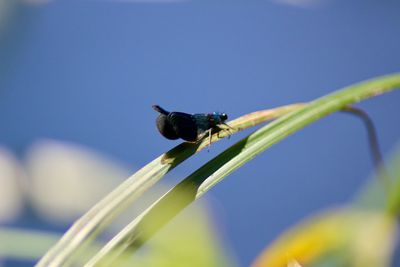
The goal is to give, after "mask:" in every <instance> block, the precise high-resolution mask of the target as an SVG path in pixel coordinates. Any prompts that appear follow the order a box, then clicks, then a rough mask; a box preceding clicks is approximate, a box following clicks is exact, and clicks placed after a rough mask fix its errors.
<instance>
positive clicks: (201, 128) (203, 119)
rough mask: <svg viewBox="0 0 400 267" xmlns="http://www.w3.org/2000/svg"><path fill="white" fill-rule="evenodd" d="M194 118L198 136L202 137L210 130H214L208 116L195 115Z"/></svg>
mask: <svg viewBox="0 0 400 267" xmlns="http://www.w3.org/2000/svg"><path fill="white" fill-rule="evenodd" d="M192 116H193V119H194V121H195V122H196V125H197V135H201V134H203V133H204V132H205V131H207V130H208V129H210V128H213V125H211V122H210V119H209V117H208V116H207V114H193V115H192Z"/></svg>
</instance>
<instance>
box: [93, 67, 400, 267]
mask: <svg viewBox="0 0 400 267" xmlns="http://www.w3.org/2000/svg"><path fill="white" fill-rule="evenodd" d="M398 87H400V74H393V75H388V76H383V77H379V78H376V79H373V80H369V81H366V82H362V83H359V84H355V85H352V86H349V87H346V88H344V89H342V90H340V91H336V92H334V93H332V94H329V95H327V96H324V97H322V98H319V99H317V100H315V101H313V102H311V103H310V104H309V105H307V106H305V107H304V108H301V109H297V110H294V111H293V112H290V113H289V114H287V115H284V116H282V117H281V118H279V119H277V120H275V121H274V122H272V123H270V124H268V125H266V126H264V127H262V128H261V129H259V130H258V131H256V132H254V133H253V134H251V135H249V136H247V137H246V138H244V139H242V140H240V141H239V142H237V143H236V144H235V145H233V146H231V147H230V148H228V149H227V150H225V151H224V152H222V153H221V154H219V155H218V156H217V157H215V158H213V159H212V160H210V161H209V162H207V163H206V164H205V165H203V166H202V167H201V168H199V169H198V170H197V171H195V172H194V173H192V174H191V175H189V176H188V177H187V178H186V179H184V180H183V181H182V182H181V183H179V184H178V185H176V186H175V187H174V188H173V189H171V190H170V191H169V192H167V193H166V194H165V195H164V196H163V197H161V198H160V199H159V200H158V201H156V202H155V203H154V204H153V205H152V206H151V207H150V208H148V209H147V210H146V211H144V212H143V213H142V214H141V215H139V216H138V217H137V218H136V219H135V220H134V221H132V222H131V223H130V224H129V225H128V226H127V227H125V228H124V229H123V230H122V231H121V232H120V233H119V234H118V235H116V236H115V237H114V238H113V239H112V240H111V241H110V242H109V243H108V244H107V245H106V246H105V247H104V248H103V249H102V250H101V251H100V252H99V253H98V254H97V255H95V257H93V258H92V259H91V260H90V262H89V263H88V264H87V265H86V267H88V266H99V265H101V266H107V265H109V264H111V263H113V262H114V260H115V259H116V258H117V257H118V256H119V255H120V254H121V253H123V252H124V251H126V250H129V251H130V252H131V251H134V250H136V249H137V248H139V247H140V246H141V245H142V244H143V243H144V242H145V241H146V240H147V239H149V238H150V237H151V236H152V235H153V234H154V233H155V232H156V231H158V230H159V229H160V228H161V227H162V226H163V225H165V224H166V223H167V222H168V221H170V220H171V219H172V218H173V217H174V216H175V215H176V214H177V213H179V212H180V211H181V210H182V209H184V208H185V207H186V206H187V205H189V204H190V203H191V202H193V201H194V200H195V199H197V198H199V197H201V196H202V195H203V194H204V193H205V192H207V191H208V190H209V189H211V188H212V187H213V186H215V185H216V184H217V183H218V182H220V181H221V180H222V179H223V178H224V177H226V176H227V175H228V174H230V173H232V172H233V171H235V170H236V169H238V168H239V167H241V166H242V165H243V164H245V163H246V162H248V161H249V160H251V159H252V158H254V157H255V156H256V155H258V154H259V153H261V152H262V151H264V150H265V149H267V148H269V147H270V146H272V145H273V144H275V143H277V142H279V141H281V140H283V139H284V138H285V137H287V136H289V135H291V134H293V133H295V132H296V131H298V130H300V129H302V128H303V127H305V126H306V125H308V124H311V123H313V122H315V121H317V120H319V119H320V118H322V117H325V116H327V115H329V114H331V113H333V112H336V111H339V110H342V109H344V108H346V107H348V106H350V105H352V104H354V103H357V102H359V101H361V100H364V99H367V98H370V97H374V96H377V95H380V94H383V93H385V92H389V91H391V90H394V89H395V88H398Z"/></svg>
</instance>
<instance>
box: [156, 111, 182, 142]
mask: <svg viewBox="0 0 400 267" xmlns="http://www.w3.org/2000/svg"><path fill="white" fill-rule="evenodd" d="M156 122H157V128H158V131H159V132H160V133H161V134H162V136H164V137H165V138H167V139H170V140H176V139H178V138H179V136H178V134H177V133H176V132H175V130H174V128H173V127H172V125H171V123H170V122H169V120H168V117H167V116H166V115H164V114H160V115H159V116H158V117H157V121H156Z"/></svg>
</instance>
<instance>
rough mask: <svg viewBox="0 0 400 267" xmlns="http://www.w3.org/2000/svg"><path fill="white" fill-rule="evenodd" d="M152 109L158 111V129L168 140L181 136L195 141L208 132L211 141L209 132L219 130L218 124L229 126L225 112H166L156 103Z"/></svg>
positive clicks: (189, 140) (186, 139)
mask: <svg viewBox="0 0 400 267" xmlns="http://www.w3.org/2000/svg"><path fill="white" fill-rule="evenodd" d="M153 109H154V110H155V111H157V112H159V113H160V115H159V116H158V117H157V120H156V123H157V128H158V131H159V132H160V133H161V134H162V135H163V136H164V137H165V138H167V139H170V140H176V139H178V138H181V139H183V140H185V141H188V142H197V141H199V140H201V139H203V138H204V137H205V136H206V135H207V134H208V136H209V138H210V139H209V142H210V143H211V133H212V132H213V131H214V132H215V131H219V130H221V128H220V127H219V126H221V125H225V126H227V127H228V128H231V127H230V126H229V125H227V124H226V123H225V121H226V120H227V119H228V115H226V114H225V113H219V112H213V113H200V114H188V113H183V112H175V111H174V112H168V111H166V110H165V109H163V108H161V107H160V106H158V105H154V106H153Z"/></svg>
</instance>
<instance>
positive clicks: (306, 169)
mask: <svg viewBox="0 0 400 267" xmlns="http://www.w3.org/2000/svg"><path fill="white" fill-rule="evenodd" d="M399 12H400V2H399V1H396V0H381V1H373V0H350V1H349V0H347V1H339V0H337V1H335V0H331V1H329V0H322V1H317V0H274V1H268V0H255V1H248V0H247V1H241V0H233V1H222V0H221V1H208V0H201V1H197V0H114V1H112V0H86V1H84V0H82V1H78V0H76V1H67V0H53V1H50V0H19V1H17V0H11V1H10V0H0V122H1V126H0V147H1V149H0V224H1V225H2V226H11V227H19V228H26V229H36V230H46V231H54V232H59V233H62V232H65V231H66V230H67V229H68V227H69V226H70V225H71V223H72V222H73V220H75V219H76V218H78V217H79V216H80V215H81V214H82V213H83V212H84V211H86V210H87V209H88V208H89V207H90V206H91V205H93V204H94V203H95V202H96V201H98V200H99V199H100V198H101V197H102V196H104V195H105V194H107V192H109V191H110V190H112V188H114V187H115V186H116V185H117V184H118V183H120V182H121V181H123V179H125V178H126V177H128V176H129V175H130V174H131V173H133V172H135V171H136V170H137V169H138V168H140V167H141V166H143V165H145V164H146V163H148V162H150V161H151V160H153V159H154V158H155V157H157V156H159V155H160V154H162V153H163V152H165V151H167V150H168V149H170V148H172V147H173V146H175V145H177V144H179V141H170V140H166V139H164V138H163V137H162V136H161V135H160V134H159V133H158V131H157V129H156V126H155V118H156V116H157V114H156V113H155V112H154V111H153V110H152V109H151V105H153V104H159V105H161V106H162V107H164V108H165V109H167V110H171V111H183V112H188V113H202V112H212V111H221V112H226V113H227V114H228V115H229V116H230V118H236V117H238V116H240V115H243V114H246V113H249V112H252V111H256V110H260V109H268V108H272V107H277V106H280V105H284V104H290V103H294V102H302V101H309V100H313V99H315V98H318V97H320V96H322V95H325V94H328V93H330V92H332V91H334V90H336V89H339V88H341V87H344V86H346V85H350V84H352V83H355V82H358V81H361V80H365V79H369V78H372V77H375V76H379V75H384V74H389V73H393V72H397V71H400V53H399V47H400V16H399ZM399 103H400V92H398V91H395V92H393V93H390V94H387V95H383V96H381V97H378V98H374V99H372V100H368V101H366V102H363V103H361V104H360V105H359V107H362V108H363V109H364V110H365V111H367V112H368V113H369V114H370V116H371V117H372V118H373V120H374V122H375V124H376V127H377V129H378V135H379V140H380V144H381V148H382V151H383V154H384V156H385V157H388V156H390V153H391V151H392V150H393V149H394V147H395V144H396V143H397V142H398V140H399V136H400V123H399V118H398V117H399V114H400V105H399ZM252 131H254V129H250V130H248V131H246V132H244V133H241V134H238V135H235V136H232V138H230V139H226V140H222V141H221V142H218V144H214V145H213V146H212V147H211V149H210V152H207V151H202V152H201V153H200V154H198V155H196V156H195V157H193V158H191V159H190V160H188V161H187V162H185V163H184V164H182V165H181V166H179V167H178V168H177V169H175V170H174V171H173V172H172V173H171V174H170V175H168V176H167V177H166V178H165V183H166V184H170V185H171V184H173V183H176V182H178V181H180V180H181V179H182V178H184V177H186V176H187V175H188V174H190V173H191V172H192V171H193V170H194V169H196V168H197V167H199V166H201V164H203V163H205V162H206V161H207V160H209V159H211V158H212V157H214V156H215V155H217V154H218V153H219V152H221V151H222V150H223V149H225V148H227V147H229V146H230V145H232V144H234V143H235V142H236V141H237V140H239V139H240V138H242V137H244V136H245V135H247V134H249V133H251V132H252ZM372 174H373V164H372V162H371V157H370V154H369V148H368V146H367V138H366V132H365V129H364V128H363V125H362V123H361V122H360V121H358V120H357V119H356V118H354V117H352V116H349V115H346V114H333V115H331V116H329V117H328V118H326V119H323V120H322V121H320V122H317V123H315V124H313V125H311V126H309V127H307V128H306V129H304V130H302V131H300V132H299V133H297V134H296V135H294V136H292V137H290V138H288V139H286V140H284V141H283V142H282V143H279V144H278V145H275V146H274V147H272V148H271V149H269V150H268V151H266V152H265V153H263V154H261V155H259V156H258V157H257V158H255V159H254V160H252V161H251V162H249V163H248V164H246V165H245V166H243V167H242V168H240V169H239V170H238V171H236V172H235V173H233V174H231V175H230V176H229V177H227V178H226V179H225V180H224V181H223V182H222V183H221V184H219V185H218V186H216V187H215V188H214V189H213V190H211V192H210V193H209V194H208V196H207V200H208V203H209V205H208V208H209V209H210V210H211V211H210V214H211V215H210V216H211V217H212V218H213V219H212V220H213V222H214V224H215V227H216V228H217V232H218V235H219V236H220V239H221V240H223V242H224V244H225V245H226V246H227V247H229V250H230V251H231V252H232V255H234V257H235V258H236V259H237V261H238V263H239V265H240V266H247V265H249V264H250V263H251V262H252V260H253V259H254V258H255V257H256V256H257V255H258V253H259V252H260V251H261V250H262V249H263V248H264V247H265V245H266V244H268V243H270V242H271V241H272V240H274V239H275V238H276V237H277V236H278V235H279V234H280V233H282V232H283V231H284V230H285V229H287V228H288V227H290V226H291V225H293V224H295V223H296V222H298V221H299V220H301V219H302V218H304V217H305V216H308V215H311V214H314V213H315V212H317V211H320V210H322V209H325V208H327V207H332V206H337V205H340V204H342V203H345V202H347V201H348V200H350V199H351V198H352V197H353V196H354V194H355V193H356V192H357V191H358V190H359V188H360V187H361V186H362V185H363V184H364V183H365V182H366V181H367V179H368V177H369V176H371V175H372ZM89 193H90V194H89ZM3 241H4V240H2V241H0V242H3ZM3 264H4V265H5V266H30V265H32V262H29V261H16V260H4V261H3Z"/></svg>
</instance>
